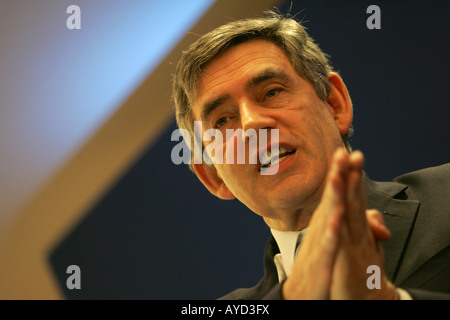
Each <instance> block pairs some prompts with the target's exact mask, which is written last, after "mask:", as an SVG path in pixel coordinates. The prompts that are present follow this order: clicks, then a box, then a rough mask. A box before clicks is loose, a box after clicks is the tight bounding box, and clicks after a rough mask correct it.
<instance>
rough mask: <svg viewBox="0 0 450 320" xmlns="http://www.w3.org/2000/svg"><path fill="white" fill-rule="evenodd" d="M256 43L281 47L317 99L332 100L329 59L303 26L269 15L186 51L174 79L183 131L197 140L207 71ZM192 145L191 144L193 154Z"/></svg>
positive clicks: (227, 27)
mask: <svg viewBox="0 0 450 320" xmlns="http://www.w3.org/2000/svg"><path fill="white" fill-rule="evenodd" d="M255 39H262V40H267V41H271V42H273V43H274V44H276V45H278V46H279V47H280V48H281V49H282V50H283V52H284V53H285V54H286V56H287V57H288V59H289V60H290V62H291V63H292V66H293V67H294V69H295V70H296V72H297V73H298V74H299V75H300V76H301V77H302V78H304V79H306V80H307V81H309V82H310V83H311V85H312V86H313V87H314V90H315V92H316V94H317V96H318V97H319V98H320V99H322V100H325V99H326V98H327V97H328V95H329V92H330V84H329V82H328V74H329V73H330V72H331V71H333V70H332V67H331V66H330V64H329V61H328V55H326V54H325V53H323V52H322V51H321V50H320V49H319V47H318V46H317V44H315V43H314V40H313V39H312V38H311V37H310V36H309V35H308V34H307V32H306V30H305V27H304V26H302V25H301V23H299V22H297V21H296V20H294V19H293V18H290V17H285V16H283V15H281V14H278V13H275V12H273V11H269V12H267V13H266V15H265V16H263V17H259V18H251V19H243V20H238V21H233V22H230V23H227V24H224V25H222V26H220V27H218V28H216V29H214V30H212V31H210V32H208V33H207V34H205V35H203V36H202V37H200V38H199V39H198V40H197V41H195V42H194V43H193V44H191V45H190V46H189V47H188V49H187V50H185V51H183V54H182V57H181V59H180V61H179V62H178V64H177V67H176V72H175V75H174V77H173V100H174V103H175V116H176V120H177V123H178V126H179V128H180V129H188V130H189V132H190V133H191V137H194V118H193V113H192V103H193V102H194V101H195V99H196V94H197V90H198V85H199V79H201V76H202V70H203V68H204V67H205V66H206V65H207V64H208V63H209V62H210V61H211V60H212V59H214V57H216V56H217V55H218V54H219V53H221V52H223V51H225V50H226V49H227V48H230V47H231V46H234V45H237V44H239V43H243V42H246V41H250V40H255ZM352 133H353V127H351V128H350V130H349V131H348V132H347V133H346V134H345V135H343V136H342V139H343V141H344V144H345V147H346V148H347V149H348V150H349V151H351V146H350V143H349V141H348V138H349V137H350V136H351V134H352ZM191 140H192V139H191ZM192 143H193V142H192V141H191V145H190V147H191V150H193V148H192Z"/></svg>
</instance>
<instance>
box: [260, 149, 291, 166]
mask: <svg viewBox="0 0 450 320" xmlns="http://www.w3.org/2000/svg"><path fill="white" fill-rule="evenodd" d="M292 153H293V151H290V150H288V149H286V148H283V147H279V150H278V152H274V153H273V155H272V153H271V151H269V150H267V153H266V154H263V155H262V157H261V159H260V161H261V164H262V165H261V167H263V168H268V167H270V166H271V165H272V164H273V165H275V164H278V163H280V162H281V161H282V160H283V159H284V158H286V157H287V156H289V155H291V154H292ZM280 155H282V156H281V157H280ZM272 159H273V160H272Z"/></svg>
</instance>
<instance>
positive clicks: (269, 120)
mask: <svg viewBox="0 0 450 320" xmlns="http://www.w3.org/2000/svg"><path fill="white" fill-rule="evenodd" d="M272 112H273V110H271V109H269V108H265V107H262V106H259V105H258V104H256V103H255V102H253V101H251V100H244V101H241V103H240V117H241V125H242V130H244V132H246V131H247V130H248V129H254V130H256V131H258V130H259V129H274V128H275V127H276V125H277V121H276V119H275V118H274V117H273V116H272V114H271V113H272Z"/></svg>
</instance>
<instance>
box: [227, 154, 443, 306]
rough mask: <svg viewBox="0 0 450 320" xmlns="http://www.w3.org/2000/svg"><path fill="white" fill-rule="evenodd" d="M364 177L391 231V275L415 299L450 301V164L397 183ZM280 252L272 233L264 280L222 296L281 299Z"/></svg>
mask: <svg viewBox="0 0 450 320" xmlns="http://www.w3.org/2000/svg"><path fill="white" fill-rule="evenodd" d="M364 179H365V186H366V194H367V206H368V208H376V209H378V210H379V211H380V212H382V213H383V216H384V219H385V223H386V225H387V227H388V228H389V230H390V231H391V234H392V236H391V238H390V239H389V240H388V241H386V242H384V243H382V246H383V251H384V254H385V270H386V273H387V276H388V278H389V279H390V280H391V281H392V282H393V283H394V285H395V286H397V287H399V288H402V289H405V290H406V291H408V292H409V293H410V294H411V296H412V297H413V299H450V163H448V164H445V165H441V166H438V167H432V168H428V169H423V170H419V171H416V172H412V173H408V174H404V175H402V176H400V177H397V178H396V179H394V181H393V182H375V181H372V180H370V179H369V178H368V177H367V176H365V178H364ZM278 252H279V249H278V246H277V243H276V242H275V239H274V238H273V237H271V238H270V239H269V241H268V243H267V246H266V250H265V255H264V273H265V274H264V277H263V278H262V280H261V281H260V282H259V283H258V284H257V285H256V286H255V287H253V288H245V289H237V290H235V291H233V292H231V293H229V294H227V295H226V296H224V297H222V298H221V299H247V300H248V299H252V300H253V299H281V298H282V297H281V285H280V284H279V283H278V275H277V271H276V267H275V264H274V261H273V257H274V255H275V254H277V253H278Z"/></svg>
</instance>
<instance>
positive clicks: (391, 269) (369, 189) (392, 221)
mask: <svg viewBox="0 0 450 320" xmlns="http://www.w3.org/2000/svg"><path fill="white" fill-rule="evenodd" d="M365 185H366V194H367V207H368V208H375V209H378V210H379V211H380V212H381V213H382V214H383V217H384V220H385V223H386V226H387V228H388V229H389V230H390V231H391V235H392V236H391V238H390V239H389V240H388V241H386V242H383V243H382V247H383V251H384V255H385V270H386V274H387V276H388V278H389V279H390V280H391V281H392V282H394V284H395V283H397V281H396V280H397V279H400V278H403V276H401V275H400V271H399V270H400V269H399V267H400V265H401V262H402V256H403V254H404V250H405V248H406V243H407V241H408V238H409V235H410V232H411V227H412V226H413V222H414V220H415V218H416V215H417V210H418V207H419V201H417V200H400V199H394V197H395V196H396V195H398V194H400V193H401V192H402V191H403V190H405V189H406V188H407V186H405V185H403V184H400V183H396V182H374V181H371V180H370V179H369V178H368V177H367V176H365ZM401 272H402V273H407V272H409V270H408V269H406V268H403V269H402V270H401ZM400 276H401V277H400Z"/></svg>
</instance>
